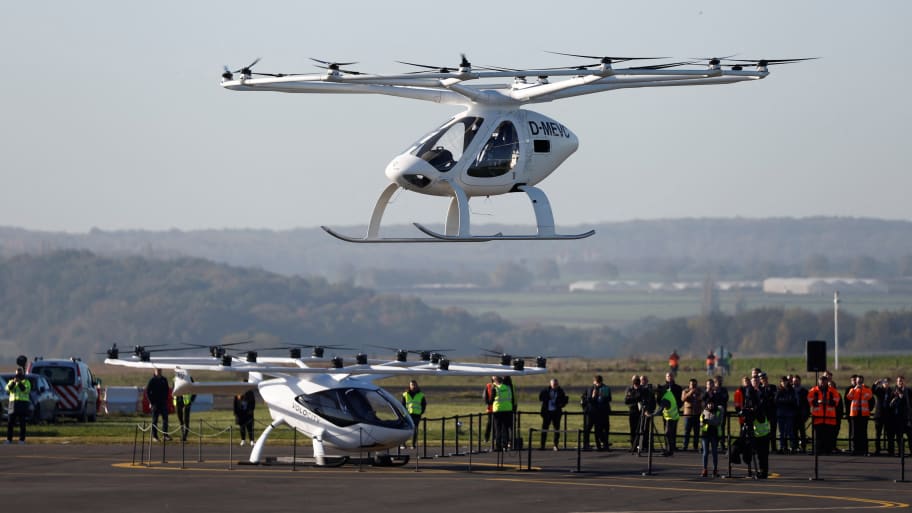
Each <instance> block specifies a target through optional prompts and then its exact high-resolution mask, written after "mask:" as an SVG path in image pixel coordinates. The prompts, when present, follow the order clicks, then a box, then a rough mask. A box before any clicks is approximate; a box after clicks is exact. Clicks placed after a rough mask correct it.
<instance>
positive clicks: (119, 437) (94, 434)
mask: <svg viewBox="0 0 912 513" xmlns="http://www.w3.org/2000/svg"><path fill="white" fill-rule="evenodd" d="M752 367H760V368H762V369H763V370H764V371H766V372H767V373H769V375H770V376H771V378H773V379H771V381H773V380H774V379H775V378H777V377H778V376H781V375H785V374H798V375H800V376H802V378H803V380H804V383H805V384H806V385H807V384H809V383H813V381H814V374H813V373H808V372H806V371H805V368H806V367H805V359H804V357H803V356H802V357H799V356H794V357H756V358H745V359H741V360H735V362H734V369H733V374H734V375H735V376H741V375H743V374H749V372H750V369H751V368H752ZM549 369H550V372H549V373H548V374H545V375H539V376H527V377H521V378H518V379H516V380H515V383H516V387H517V395H518V405H519V409H520V411H521V412H523V421H522V427H523V433H524V434H525V430H527V429H528V428H529V427H535V428H537V427H538V426H539V422H540V420H539V418H538V415H537V412H538V408H539V402H538V392H539V390H541V389H542V388H544V387H545V386H546V385H547V382H548V380H549V379H551V378H557V379H559V380H560V382H561V385H562V386H563V387H564V389H565V390H566V392H567V394H568V395H569V396H570V404H569V405H568V407H567V411H568V412H570V413H572V415H569V416H568V422H567V427H568V429H570V430H571V431H575V430H576V429H579V428H581V427H582V418H581V416H580V415H579V413H580V412H581V408H580V406H579V397H580V394H581V393H583V392H584V391H585V390H586V389H587V388H588V387H589V386H590V384H591V383H592V377H593V375H594V374H601V375H603V376H604V378H605V381H606V383H607V384H608V385H609V386H610V387H611V388H612V392H613V399H614V401H613V409H614V411H615V412H623V411H625V407H624V405H623V398H624V390H625V388H626V387H627V385H628V383H629V381H630V377H631V376H632V375H633V374H645V375H647V376H649V377H650V379H651V381H652V383H661V382H663V381H664V375H665V372H666V370H667V368H666V362H665V361H664V360H657V359H651V360H580V359H574V360H555V361H552V362H549ZM93 371H94V372H95V373H96V374H98V375H99V376H100V377H101V378H102V379H103V381H104V385H133V386H143V385H145V383H146V381H147V380H148V377H149V376H148V374H146V373H143V372H137V371H130V370H125V369H123V368H119V367H107V366H104V365H100V366H96V368H95V369H93ZM851 374H862V375H865V376H866V378H867V383H869V384H870V383H872V382H873V381H874V380H875V379H876V378H880V377H890V378H891V379H892V378H895V376H897V375H900V374H902V375H906V376H912V354H907V355H890V356H869V357H847V358H843V359H841V360H840V368H839V370H837V371H835V379H836V382H837V384H838V386H840V387H844V386H846V385H847V384H848V381H849V380H848V377H849V376H850V375H851ZM194 377H195V378H196V379H197V380H198V381H205V380H207V379H215V376H214V373H211V375H207V374H205V373H196V374H194ZM691 377H694V378H697V379H698V380H699V381H700V382H701V383H702V381H703V379H705V373H704V372H703V369H702V365H701V362H698V361H694V360H686V359H685V360H682V362H681V368H680V370H679V373H678V380H677V381H678V382H679V383H680V384H682V385H686V382H687V380H688V379H689V378H691ZM217 379H219V380H223V379H226V377H225V376H224V375H223V374H222V373H219V376H218V377H217ZM408 379H409V376H400V377H395V378H388V379H384V380H382V381H380V382H379V383H380V384H381V385H382V386H384V387H385V388H386V389H387V390H389V391H390V392H391V393H392V394H393V395H395V396H398V395H399V394H400V393H401V391H402V390H404V389H405V387H406V385H407V382H408ZM485 382H486V380H485V379H484V378H481V377H451V378H450V377H425V378H422V379H421V386H422V388H423V389H424V391H425V393H426V395H427V397H428V412H427V417H428V418H429V419H435V420H430V421H429V426H428V440H429V443H436V442H438V441H439V440H440V439H441V432H443V433H444V436H445V439H446V440H453V439H454V438H455V433H456V430H457V429H459V431H460V433H461V434H460V436H461V437H462V443H467V439H468V429H469V421H468V419H467V416H468V415H470V414H480V413H482V412H483V411H484V405H483V403H482V401H481V393H482V390H483V387H484V383H485ZM726 384H727V386H728V388H729V390H730V391H732V390H733V389H734V387H735V386H736V385H737V380H736V379H734V378H729V379H727V380H726ZM215 405H216V409H215V410H213V411H209V412H195V413H194V414H193V421H192V426H193V429H194V432H195V433H194V435H193V436H192V437H191V441H192V442H194V443H196V442H198V441H201V442H202V443H209V444H225V443H227V442H228V439H229V431H228V430H229V429H231V432H232V435H233V438H232V439H233V440H235V441H236V440H237V426H234V425H233V415H232V413H231V412H230V402H229V401H227V400H225V398H223V399H222V400H218V401H216V403H215ZM456 415H459V416H460V417H461V419H460V421H461V422H462V427H459V428H457V426H456V419H455V418H454V417H455V416H456ZM441 418H445V419H446V420H444V421H440V420H437V419H441ZM148 421H149V417H148V415H107V416H106V415H101V416H99V418H98V421H97V422H95V423H87V424H81V423H77V422H75V421H73V420H71V419H62V420H61V421H59V422H57V423H54V424H42V425H36V426H30V430H29V433H30V434H29V439H30V441H32V442H39V443H132V442H133V440H134V436H139V432H138V431H137V426H141V425H143V424H144V423H146V424H147V423H148ZM268 422H269V414H268V411H267V409H266V408H265V405H263V404H262V403H261V404H260V405H258V409H257V429H256V432H257V433H260V432H261V431H262V429H263V428H264V427H265V425H266V423H268ZM473 422H477V421H473ZM625 422H626V419H625V418H624V417H622V416H619V417H614V418H613V419H612V429H613V430H614V431H621V432H622V431H623V430H624V429H626V428H625V427H624V426H625ZM176 427H177V418H176V416H172V417H171V428H172V429H174V428H176ZM475 429H476V436H477V429H478V428H477V424H475ZM681 429H683V427H682V428H681ZM200 433H202V438H200V436H199V434H200ZM292 439H293V433H292V432H291V430H290V429H279V430H277V431H276V432H275V433H274V435H273V436H272V437H270V440H271V441H272V443H276V444H291V442H292ZM613 440H614V441H615V443H623V440H624V437H623V435H621V434H617V435H614V436H613ZM573 441H574V443H575V437H574V438H573ZM305 442H306V441H302V440H299V444H300V443H305Z"/></svg>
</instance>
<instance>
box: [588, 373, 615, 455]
mask: <svg viewBox="0 0 912 513" xmlns="http://www.w3.org/2000/svg"><path fill="white" fill-rule="evenodd" d="M589 416H590V417H591V418H592V420H593V422H592V423H593V424H594V426H595V450H597V451H608V450H610V449H609V447H610V446H611V443H610V442H609V441H608V433H609V431H610V418H611V417H610V416H611V389H610V388H608V386H607V385H605V382H604V381H603V379H602V376H601V374H599V375H597V376H595V378H593V380H592V389H591V390H590V392H589Z"/></svg>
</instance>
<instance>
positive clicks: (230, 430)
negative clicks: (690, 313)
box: [228, 424, 234, 470]
mask: <svg viewBox="0 0 912 513" xmlns="http://www.w3.org/2000/svg"><path fill="white" fill-rule="evenodd" d="M233 434H234V426H232V425H230V424H229V425H228V470H231V458H233V456H232V455H231V454H232V449H234V437H233V436H232V435H233Z"/></svg>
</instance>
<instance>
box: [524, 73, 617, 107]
mask: <svg viewBox="0 0 912 513" xmlns="http://www.w3.org/2000/svg"><path fill="white" fill-rule="evenodd" d="M606 76H608V75H605V74H595V75H587V76H584V77H576V78H570V79H567V80H562V81H560V82H554V83H548V84H542V85H538V86H534V87H529V88H525V89H518V90H515V91H512V92H511V93H510V97H512V98H513V99H514V100H517V101H521V102H528V101H530V100H534V99H535V98H539V97H542V96H545V95H550V94H553V93H556V92H558V91H564V90H567V89H573V88H577V87H582V86H586V85H589V84H593V83H595V82H598V81H600V80H602V79H604V78H606Z"/></svg>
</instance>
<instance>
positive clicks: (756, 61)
mask: <svg viewBox="0 0 912 513" xmlns="http://www.w3.org/2000/svg"><path fill="white" fill-rule="evenodd" d="M723 58H724V57H723ZM819 58H820V57H804V58H800V59H726V60H729V61H732V62H752V63H754V64H759V63H761V62H765V63H767V64H791V63H793V62H801V61H813V60H816V59H819Z"/></svg>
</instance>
